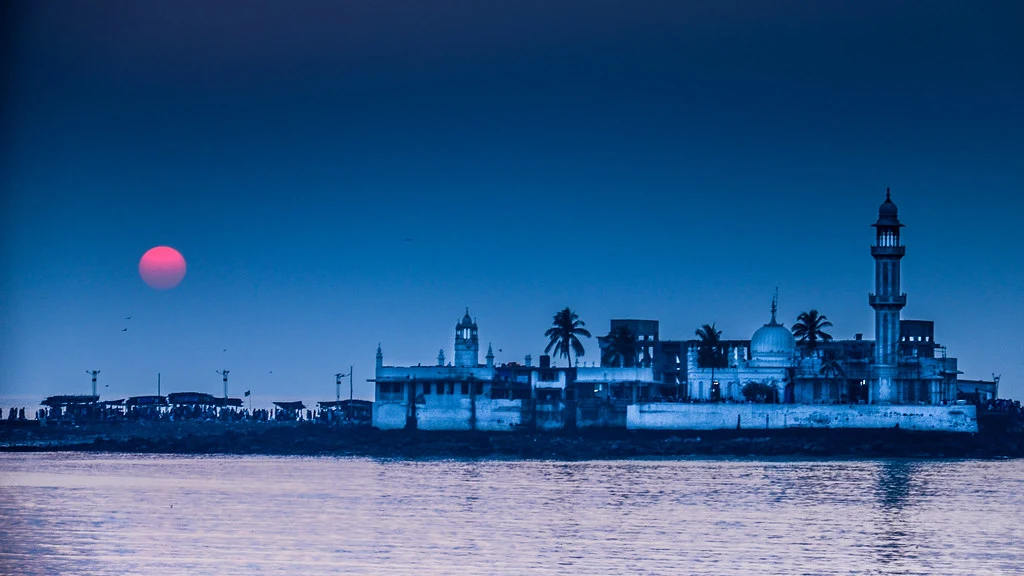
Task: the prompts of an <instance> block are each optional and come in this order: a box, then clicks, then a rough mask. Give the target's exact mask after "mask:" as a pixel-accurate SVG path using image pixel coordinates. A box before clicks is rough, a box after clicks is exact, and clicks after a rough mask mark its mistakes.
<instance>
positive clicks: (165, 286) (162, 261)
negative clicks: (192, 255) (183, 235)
mask: <svg viewBox="0 0 1024 576" xmlns="http://www.w3.org/2000/svg"><path fill="white" fill-rule="evenodd" d="M139 275H140V276H142V281H143V282H145V283H146V284H149V285H150V287H152V288H156V289H157V290H169V289H171V288H174V287H175V286H177V285H178V284H179V283H180V282H181V279H182V278H184V277H185V257H184V256H182V255H181V252H178V251H177V250H175V249H174V248H171V247H170V246H157V247H156V248H150V249H149V250H148V251H147V252H146V253H145V254H143V255H142V259H141V260H139Z"/></svg>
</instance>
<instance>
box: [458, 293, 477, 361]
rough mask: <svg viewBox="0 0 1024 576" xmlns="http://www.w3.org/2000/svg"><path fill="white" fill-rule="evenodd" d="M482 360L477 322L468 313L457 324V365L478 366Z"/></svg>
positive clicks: (467, 311)
mask: <svg viewBox="0 0 1024 576" xmlns="http://www.w3.org/2000/svg"><path fill="white" fill-rule="evenodd" d="M479 361H480V340H479V338H478V337H477V333H476V322H474V321H473V318H471V317H470V315H469V308H466V315H465V316H463V317H462V320H460V321H459V323H458V324H456V325H455V365H456V366H464V367H470V368H476V366H477V363H478V362H479Z"/></svg>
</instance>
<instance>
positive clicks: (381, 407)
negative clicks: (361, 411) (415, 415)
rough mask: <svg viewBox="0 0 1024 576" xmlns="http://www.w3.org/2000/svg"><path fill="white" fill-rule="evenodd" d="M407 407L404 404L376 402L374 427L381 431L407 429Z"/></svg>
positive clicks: (374, 406) (374, 405)
mask: <svg viewBox="0 0 1024 576" xmlns="http://www.w3.org/2000/svg"><path fill="white" fill-rule="evenodd" d="M405 414H406V406H405V403H404V402H379V401H378V402H374V403H373V425H374V426H375V427H376V428H379V429H381V430H401V429H403V428H405Z"/></svg>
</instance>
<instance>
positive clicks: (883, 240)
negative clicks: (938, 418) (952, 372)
mask: <svg viewBox="0 0 1024 576" xmlns="http://www.w3.org/2000/svg"><path fill="white" fill-rule="evenodd" d="M896 214H897V211H896V204H893V201H892V198H891V197H890V195H889V189H888V188H886V189H885V202H883V203H882V205H881V206H879V207H878V221H877V222H875V223H874V224H872V226H874V228H875V244H874V245H873V246H872V247H871V256H872V257H873V258H874V259H875V292H874V294H871V295H869V296H868V303H870V304H871V307H872V308H874V309H875V362H874V365H873V366H872V382H871V384H872V386H871V390H870V393H871V402H879V403H884V404H888V403H894V402H899V401H900V395H899V392H898V390H897V387H896V370H897V364H898V363H899V359H898V356H897V355H898V346H899V338H900V310H902V309H903V307H904V306H906V305H907V295H906V294H903V293H901V292H900V260H902V259H903V255H904V253H905V252H906V248H905V247H904V246H903V244H902V243H901V242H900V228H902V227H903V224H900V220H899V218H897V215H896Z"/></svg>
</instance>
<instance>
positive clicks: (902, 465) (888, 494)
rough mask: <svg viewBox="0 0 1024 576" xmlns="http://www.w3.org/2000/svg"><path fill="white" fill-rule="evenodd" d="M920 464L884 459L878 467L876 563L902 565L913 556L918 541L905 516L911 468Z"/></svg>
mask: <svg viewBox="0 0 1024 576" xmlns="http://www.w3.org/2000/svg"><path fill="white" fill-rule="evenodd" d="M920 466H921V465H920V464H919V463H916V462H912V461H899V460H894V461H885V462H882V463H881V464H880V465H879V467H878V479H877V485H876V488H875V494H876V497H877V499H878V508H879V513H878V515H877V523H878V536H877V542H876V543H875V548H876V550H877V556H878V560H879V562H880V564H881V565H882V566H883V567H885V568H887V569H888V570H895V571H896V572H894V573H898V572H899V569H900V568H901V567H903V566H905V565H906V564H907V563H908V562H910V561H912V560H914V559H916V558H917V549H918V547H919V544H918V543H917V542H916V538H915V537H914V535H913V534H912V532H911V523H912V521H911V520H909V519H908V517H909V516H910V512H909V510H908V507H910V506H912V502H913V499H914V496H915V494H914V491H915V490H917V488H918V486H916V485H915V482H914V481H915V478H914V477H915V472H916V471H917V470H918V468H919V467H920Z"/></svg>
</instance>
